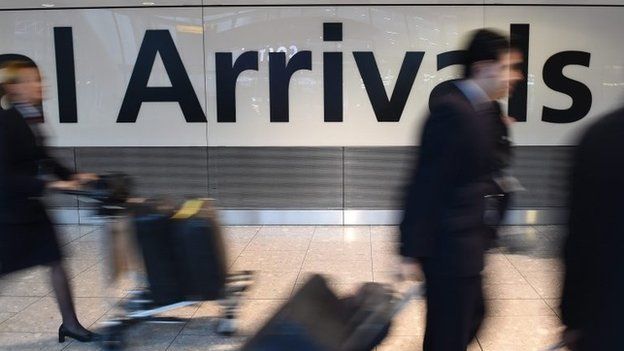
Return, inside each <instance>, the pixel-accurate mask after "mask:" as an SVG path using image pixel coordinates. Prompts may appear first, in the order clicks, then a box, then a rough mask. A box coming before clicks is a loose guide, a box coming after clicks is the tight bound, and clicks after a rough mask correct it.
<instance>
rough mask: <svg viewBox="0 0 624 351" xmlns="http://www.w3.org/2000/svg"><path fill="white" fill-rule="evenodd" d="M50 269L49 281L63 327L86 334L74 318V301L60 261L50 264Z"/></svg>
mask: <svg viewBox="0 0 624 351" xmlns="http://www.w3.org/2000/svg"><path fill="white" fill-rule="evenodd" d="M50 268H51V280H52V287H53V288H54V294H55V295H56V301H57V302H58V305H59V309H60V310H61V316H62V318H63V325H64V326H65V328H67V329H68V330H70V331H72V332H75V333H79V334H86V333H88V332H89V331H88V330H87V329H85V328H84V327H83V326H82V325H81V324H80V322H79V321H78V317H77V316H76V309H75V307H74V300H73V297H72V293H71V289H70V287H69V280H68V279H67V274H66V273H65V268H64V267H63V264H62V262H61V261H58V262H55V263H52V264H51V265H50Z"/></svg>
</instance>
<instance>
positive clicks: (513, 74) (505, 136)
mask: <svg viewBox="0 0 624 351" xmlns="http://www.w3.org/2000/svg"><path fill="white" fill-rule="evenodd" d="M522 56H523V55H522V52H521V51H520V50H519V49H518V48H516V47H510V49H509V57H510V67H509V75H510V81H509V95H511V94H513V91H514V87H515V85H516V83H517V82H519V81H520V80H522V79H523V78H524V77H523V74H522V61H523V57H522ZM493 106H494V109H495V110H496V111H495V113H493V114H491V117H492V119H491V126H490V131H491V137H492V143H493V145H494V152H493V154H492V156H493V162H492V177H491V182H490V187H489V190H488V191H487V195H486V210H488V211H487V212H486V217H485V221H486V224H487V225H488V228H489V236H490V237H491V239H492V241H491V245H492V246H494V245H495V241H496V239H497V238H498V234H497V231H498V226H499V225H500V223H501V222H502V221H503V219H504V218H505V214H506V213H507V210H508V208H509V205H510V204H511V199H512V196H513V194H514V193H515V192H517V191H520V190H523V188H522V186H521V185H520V182H518V180H517V179H516V178H514V177H512V176H510V175H509V171H508V168H509V167H510V166H511V160H512V157H513V154H512V143H511V136H510V133H509V127H510V126H511V125H512V124H513V123H514V122H515V121H516V120H515V119H514V118H513V117H510V116H507V114H506V113H505V112H504V111H503V109H502V108H501V104H500V103H499V102H498V101H494V103H493Z"/></svg>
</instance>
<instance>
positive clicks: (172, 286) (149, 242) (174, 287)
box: [135, 214, 184, 305]
mask: <svg viewBox="0 0 624 351" xmlns="http://www.w3.org/2000/svg"><path fill="white" fill-rule="evenodd" d="M135 228H136V236H137V242H138V244H139V247H140V248H141V254H142V256H143V264H144V266H145V271H146V273H147V281H148V283H149V290H150V298H151V299H152V300H153V302H154V303H155V304H157V305H167V304H171V303H175V302H179V301H182V300H184V293H183V290H182V289H181V287H182V283H181V280H180V276H179V267H178V263H177V261H178V260H177V257H176V256H175V254H174V251H173V250H172V240H171V239H172V238H171V220H170V219H169V216H166V215H160V214H145V215H140V216H137V217H135Z"/></svg>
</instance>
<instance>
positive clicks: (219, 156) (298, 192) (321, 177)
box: [208, 147, 343, 209]
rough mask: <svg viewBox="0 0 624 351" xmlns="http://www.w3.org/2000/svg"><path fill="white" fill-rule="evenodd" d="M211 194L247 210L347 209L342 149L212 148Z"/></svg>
mask: <svg viewBox="0 0 624 351" xmlns="http://www.w3.org/2000/svg"><path fill="white" fill-rule="evenodd" d="M208 159H209V174H210V176H209V181H210V195H211V196H212V197H214V198H215V199H217V202H218V204H219V206H221V207H225V208H243V209H260V208H261V209H341V208H342V206H343V204H342V192H343V189H342V182H343V175H342V148H305V147H288V148H277V147H271V148H251V147H236V148H229V147H212V148H209V152H208Z"/></svg>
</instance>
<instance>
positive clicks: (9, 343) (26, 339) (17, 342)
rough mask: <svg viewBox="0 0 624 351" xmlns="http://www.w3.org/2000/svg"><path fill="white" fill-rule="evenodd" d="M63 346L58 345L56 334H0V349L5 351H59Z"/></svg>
mask: <svg viewBox="0 0 624 351" xmlns="http://www.w3.org/2000/svg"><path fill="white" fill-rule="evenodd" d="M65 346H67V345H65V344H59V343H58V335H57V334H56V333H34V332H33V333H6V332H0V349H1V350H7V351H60V350H62V349H63V348H64V347H65Z"/></svg>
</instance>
